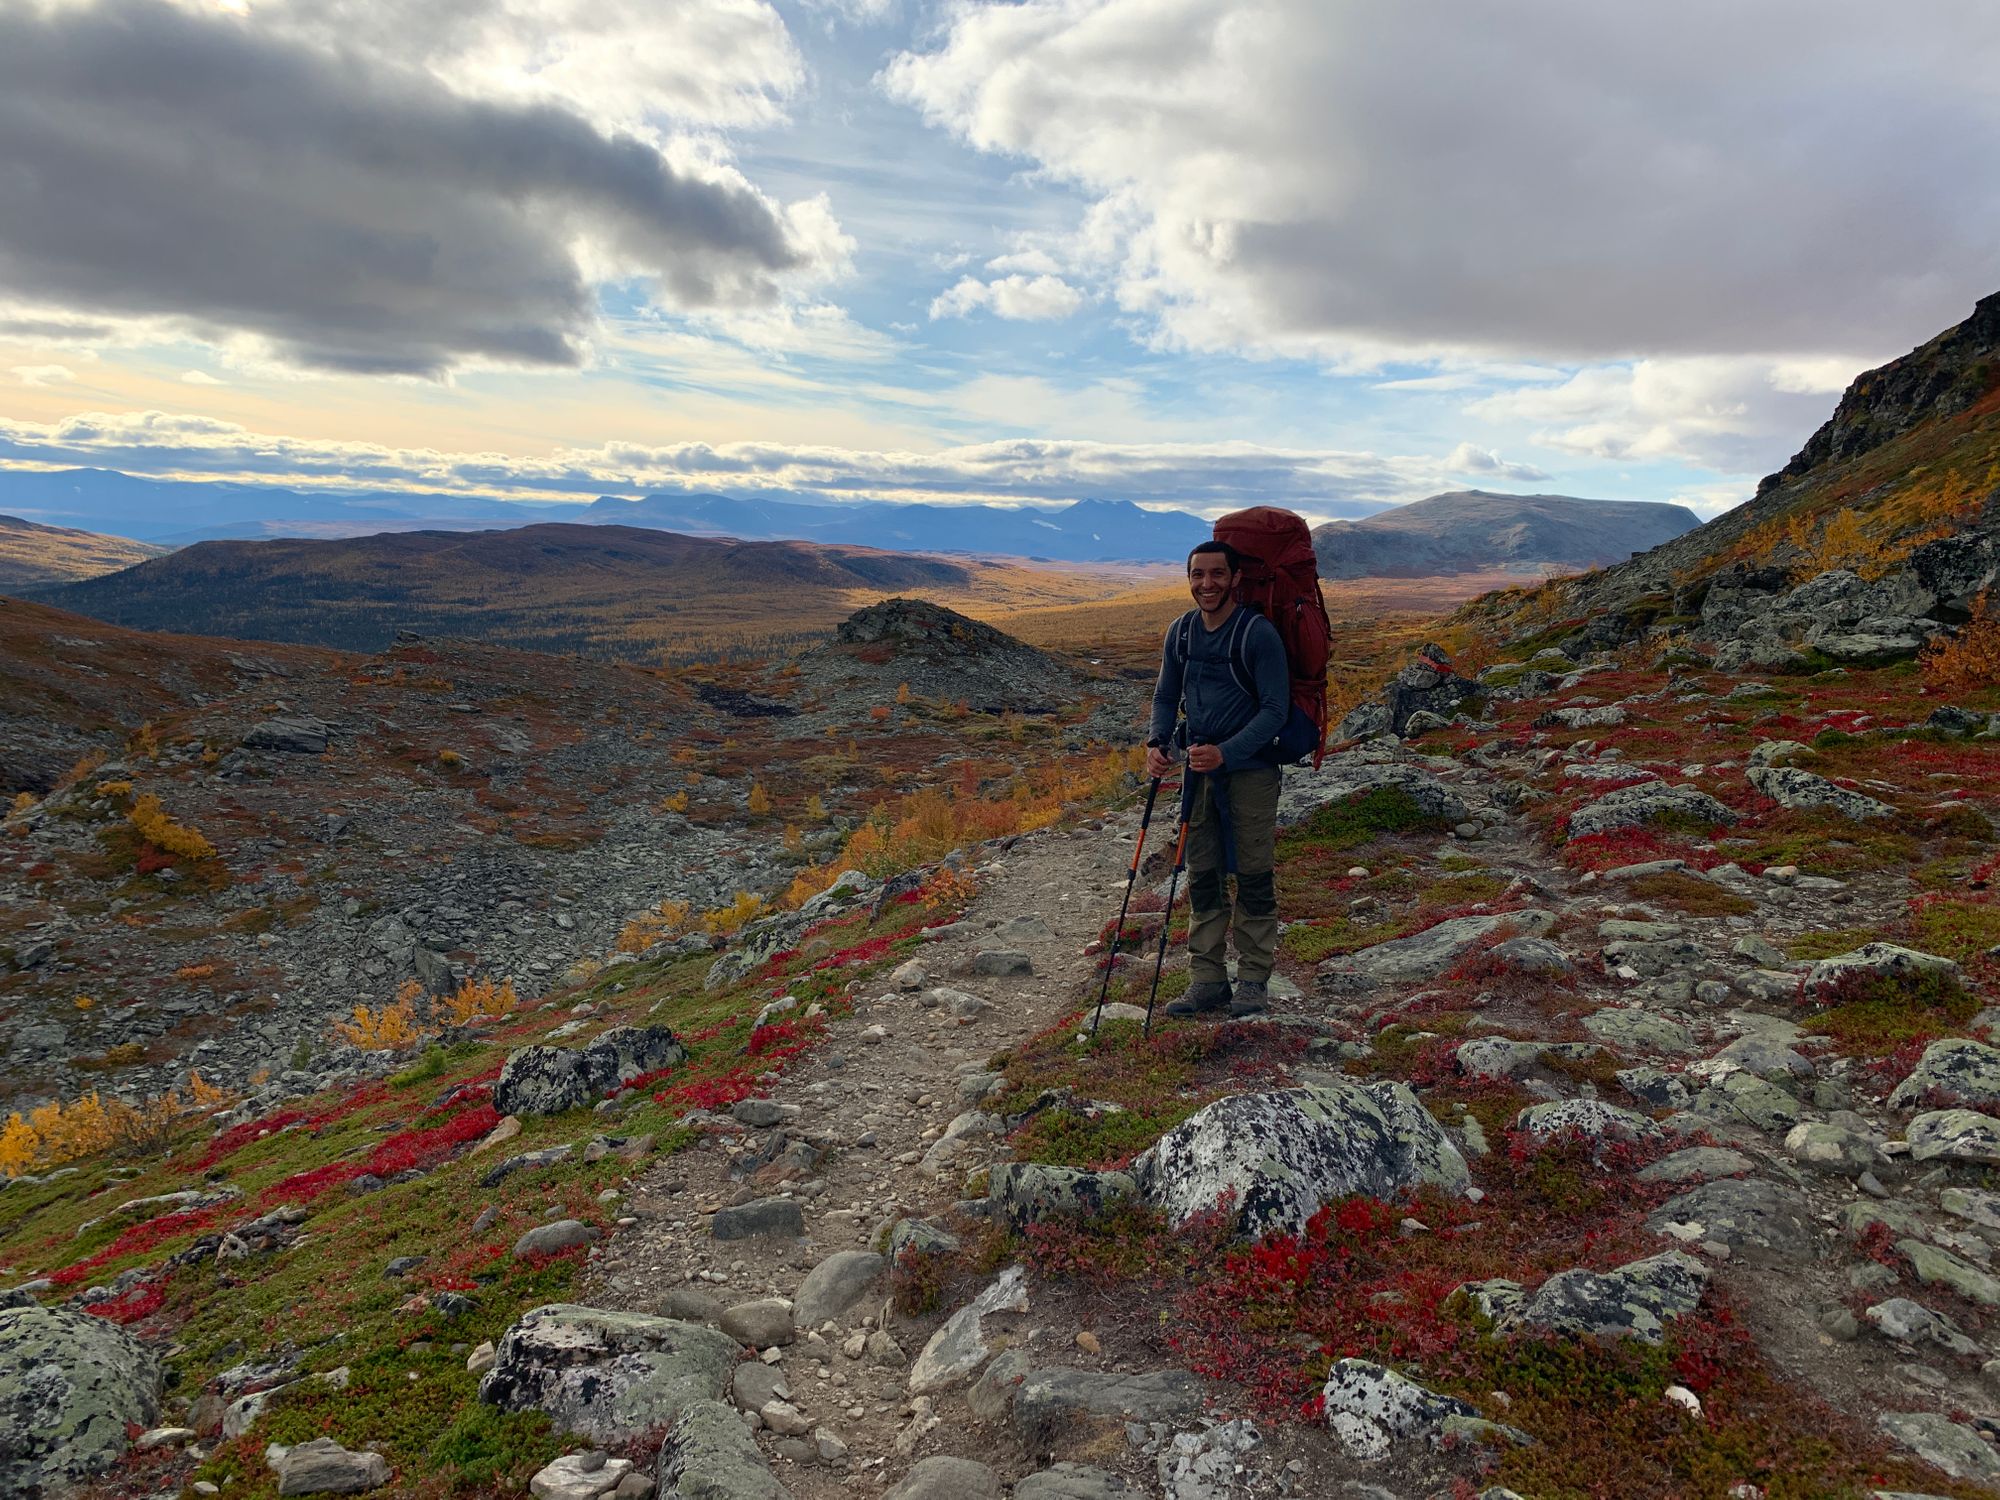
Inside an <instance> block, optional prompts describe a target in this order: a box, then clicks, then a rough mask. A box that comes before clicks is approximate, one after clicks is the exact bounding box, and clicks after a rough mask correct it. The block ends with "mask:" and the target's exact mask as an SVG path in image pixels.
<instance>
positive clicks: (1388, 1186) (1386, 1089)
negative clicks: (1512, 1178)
mask: <svg viewBox="0 0 2000 1500" xmlns="http://www.w3.org/2000/svg"><path fill="white" fill-rule="evenodd" d="M1134 1175H1135V1176H1136V1177H1137V1178H1138V1179H1139V1185H1140V1191H1141V1192H1142V1193H1144V1194H1145V1196H1146V1198H1147V1200H1148V1201H1149V1202H1151V1203H1153V1204H1154V1205H1156V1206H1157V1207H1159V1208H1161V1209H1163V1210H1164V1211H1165V1212H1166V1214H1167V1215H1168V1217H1169V1218H1170V1219H1172V1220H1173V1222H1175V1223H1176V1224H1180V1223H1185V1222H1186V1221H1187V1220H1189V1219H1191V1218H1193V1217H1194V1216H1195V1215H1197V1214H1200V1213H1203V1212H1206V1211H1208V1210H1211V1209H1214V1208H1215V1207H1216V1206H1217V1204H1218V1203H1219V1202H1220V1201H1221V1200H1222V1199H1223V1197H1224V1195H1225V1194H1227V1195H1230V1197H1231V1198H1232V1199H1233V1201H1234V1204H1235V1208H1236V1211H1237V1213H1238V1214H1239V1215H1240V1220H1239V1222H1240V1224H1241V1227H1242V1229H1243V1232H1244V1233H1246V1234H1250V1235H1261V1234H1267V1233H1269V1232H1271V1231H1273V1230H1283V1231H1288V1232H1291V1233H1297V1232H1299V1231H1300V1230H1302V1229H1303V1228H1304V1227H1305V1223H1306V1220H1308V1219H1309V1218H1311V1217H1312V1216H1313V1214H1314V1213H1315V1212H1316V1211H1317V1210H1318V1209H1319V1207H1320V1205H1321V1204H1323V1203H1327V1202H1330V1201H1332V1200H1334V1199H1337V1198H1344V1197H1347V1196H1349V1195H1351V1194H1355V1193H1365V1194H1367V1195H1368V1196H1370V1197H1375V1198H1393V1197H1397V1196H1399V1195H1401V1194H1404V1193H1408V1192H1411V1191H1413V1190H1414V1189H1416V1188H1419V1187H1422V1186H1425V1185H1431V1186H1436V1187H1440V1188H1443V1189H1444V1190H1445V1191H1447V1192H1452V1193H1459V1192H1463V1191H1464V1190H1465V1188H1466V1187H1467V1186H1468V1185H1469V1183H1470V1182H1471V1174H1470V1173H1469V1172H1467V1170H1466V1166H1465V1158H1464V1157H1462V1156H1460V1155H1459V1153H1458V1148H1457V1147H1456V1146H1454V1145H1453V1144H1452V1143H1451V1139H1450V1137H1448V1136H1447V1135H1446V1134H1445V1133H1444V1130H1443V1128H1442V1127H1441V1126H1439V1124H1438V1123H1437V1121H1436V1120H1434V1119H1432V1118H1431V1115H1430V1112H1429V1111H1428V1110H1426V1109H1425V1108H1424V1107H1423V1105H1421V1104H1420V1103H1418V1102H1417V1096H1416V1095H1415V1094H1413V1093H1411V1092H1410V1089H1409V1087H1408V1085H1406V1084H1402V1083H1370V1084H1357V1083H1329V1084H1321V1085H1315V1086H1312V1087H1308V1088H1296V1089H1280V1090H1277V1091H1275V1092H1272V1093H1265V1094H1232V1095H1230V1096H1229V1097H1227V1098H1223V1099H1218V1100H1216V1101H1215V1102H1214V1103H1213V1104H1211V1105H1209V1106H1208V1107H1207V1108H1205V1109H1203V1110H1201V1111H1200V1112H1198V1113H1197V1114H1195V1115H1194V1116H1192V1117H1191V1118H1189V1119H1187V1120H1185V1121H1183V1122H1182V1123H1181V1124H1179V1125H1177V1126H1176V1127H1175V1128H1174V1129H1172V1130H1170V1131H1168V1132H1167V1134H1166V1135H1164V1136H1162V1137H1161V1138H1160V1139H1159V1141H1158V1142H1156V1143H1155V1144H1154V1145H1153V1147H1152V1148H1151V1149H1150V1150H1148V1151H1147V1152H1146V1153H1145V1154H1144V1155H1143V1156H1141V1157H1140V1158H1139V1160H1138V1161H1137V1162H1136V1163H1134Z"/></svg>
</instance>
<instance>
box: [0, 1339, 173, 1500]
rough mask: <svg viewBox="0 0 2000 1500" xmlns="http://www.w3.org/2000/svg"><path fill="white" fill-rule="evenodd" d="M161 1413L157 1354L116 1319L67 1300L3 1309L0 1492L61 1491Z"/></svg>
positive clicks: (103, 1465) (113, 1456)
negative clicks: (52, 1304)
mask: <svg viewBox="0 0 2000 1500" xmlns="http://www.w3.org/2000/svg"><path fill="white" fill-rule="evenodd" d="M159 1415H160V1365H159V1361H158V1360H157V1359H156V1358H155V1357H154V1356H153V1354H152V1353H151V1352H149V1351H148V1350H147V1349H146V1347H145V1346H144V1345H143V1344H141V1343H140V1342H139V1341H138V1340H137V1339H135V1338H133V1337H132V1336H131V1335H130V1334H129V1333H127V1332H126V1331H125V1330H124V1329H122V1328H120V1327H119V1326H118V1325H117V1324H115V1323H112V1322H109V1321H107V1320H105V1319H103V1318H93V1317H91V1316H90V1314H88V1313H86V1312H82V1311H79V1310H78V1309H75V1308H68V1307H38V1306H36V1307H10V1308H7V1309H5V1310H4V1311H0V1495H40V1494H46V1495H61V1494H66V1493H67V1492H68V1491H69V1490H71V1489H73V1488H75V1487H76V1486H77V1485H78V1484H79V1483H81V1482H82V1481H83V1480H85V1479H87V1478H89V1477H90V1476H91V1475H94V1474H101V1473H102V1472H104V1470H106V1469H108V1468H110V1467H111V1465H112V1464H114V1463H116V1462H117V1461H118V1459H119V1458H120V1457H121V1456H122V1455H123V1454H124V1452H125V1449H126V1447H127V1445H128V1444H129V1442H130V1439H129V1438H128V1437H127V1436H126V1434H127V1432H128V1431H131V1432H138V1431H141V1430H143V1429H145V1428H148V1427H151V1426H152V1425H153V1424H154V1422H155V1421H156V1420H157V1419H158V1417H159Z"/></svg>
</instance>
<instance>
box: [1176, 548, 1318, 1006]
mask: <svg viewBox="0 0 2000 1500" xmlns="http://www.w3.org/2000/svg"><path fill="white" fill-rule="evenodd" d="M1242 567H1243V562H1242V558H1241V557H1240V556H1239V554H1238V553H1237V552H1236V550H1235V549H1234V548H1233V547H1231V546H1229V545H1228V543H1226V542H1203V543H1202V544H1201V545H1200V546H1198V547H1196V548H1195V549H1194V550H1193V551H1192V552H1190V553H1189V554H1188V564H1187V569H1188V592H1189V593H1190V594H1191V595H1193V597H1194V603H1195V607H1194V608H1193V609H1192V610H1190V611H1188V613H1186V614H1185V615H1182V616H1181V617H1180V618H1179V619H1178V620H1176V621H1174V623H1173V624H1172V625H1170V626H1168V627H1167V637H1166V642H1165V644H1164V646H1163V647H1162V649H1161V652H1160V680H1159V683H1158V685H1157V686H1155V687H1154V689H1153V720H1152V726H1151V731H1150V733H1149V734H1148V735H1147V738H1146V769H1147V771H1148V773H1149V774H1151V775H1153V776H1167V775H1170V774H1172V772H1173V770H1174V766H1175V758H1174V756H1173V755H1172V754H1171V753H1170V752H1171V751H1173V750H1174V749H1176V748H1178V747H1179V746H1181V745H1185V746H1186V747H1187V749H1186V765H1187V770H1188V774H1189V775H1190V776H1192V777H1193V778H1194V788H1193V794H1192V803H1191V807H1190V810H1189V813H1188V822H1189V827H1188V844H1187V863H1188V899H1189V901H1190V903H1191V905H1192V906H1193V908H1194V914H1193V920H1192V922H1191V924H1190V926H1189V927H1188V959H1189V967H1190V970H1191V983H1190V984H1189V986H1188V991H1187V993H1186V994H1185V995H1183V996H1182V997H1181V998H1180V999H1178V1000H1175V1001H1174V1002H1173V1003H1172V1004H1170V1005H1168V1007H1167V1014H1168V1015H1170V1016H1196V1015H1219V1014H1222V1013H1224V1012H1227V1013H1228V1014H1230V1015H1236V1016H1247V1015H1254V1014H1256V1013H1257V1012H1259V1011H1261V1010H1263V1009H1264V1008H1265V1006H1266V1005H1267V1004H1268V1003H1269V998H1270V997H1269V991H1268V989H1267V985H1268V983H1269V980H1270V978H1271V964H1272V960H1273V959H1274V958H1275V956H1276V953H1277V947H1278V896H1277V890H1276V886H1275V883H1274V876H1273V873H1272V867H1273V864H1274V861H1275V856H1276V846H1277V819H1278V784H1279V781H1280V780H1281V779H1282V773H1281V772H1280V771H1279V769H1278V767H1277V766H1275V765H1272V764H1271V763H1270V761H1269V759H1268V757H1266V756H1265V755H1264V754H1263V752H1265V751H1266V749H1267V748H1268V747H1269V745H1270V743H1271V741H1272V739H1273V737H1274V736H1276V735H1277V733H1278V731H1279V730H1280V729H1282V728H1283V727H1284V724H1285V719H1286V715H1287V713H1288V712H1289V710H1290V706H1291V699H1290V689H1291V679H1290V676H1289V673H1288V671H1287V668H1286V664H1285V646H1284V642H1283V641H1281V640H1280V639H1279V638H1278V632H1277V630H1276V628H1275V627H1273V626H1272V624H1271V622H1270V621H1269V620H1266V619H1265V618H1264V617H1263V616H1262V615H1260V614H1258V613H1257V612H1256V611H1255V610H1248V609H1244V608H1243V607H1242V606H1241V605H1239V604H1238V603H1237V602H1236V597H1235V592H1234V591H1235V588H1236V583H1237V578H1238V575H1239V574H1240V573H1241V572H1242ZM1183 713H1184V714H1185V715H1186V722H1185V724H1182V723H1181V722H1180V720H1181V716H1182V714H1183ZM1232 873H1233V874H1234V875H1235V876H1236V900H1235V909H1234V917H1235V923H1234V926H1235V931H1236V979H1237V983H1236V988H1235V991H1234V993H1233V994H1232V993H1231V990H1230V986H1229V968H1228V963H1227V960H1226V958H1225V949H1226V944H1227V941H1228V937H1229V931H1230V927H1231V921H1230V918H1231V903H1230V898H1229V890H1228V884H1227V879H1228V876H1229V875H1230V874H1232Z"/></svg>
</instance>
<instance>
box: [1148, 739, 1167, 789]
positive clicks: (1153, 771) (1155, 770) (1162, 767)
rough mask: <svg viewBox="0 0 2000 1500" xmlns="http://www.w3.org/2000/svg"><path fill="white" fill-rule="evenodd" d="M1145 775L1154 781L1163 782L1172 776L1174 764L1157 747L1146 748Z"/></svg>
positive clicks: (1165, 753) (1149, 746)
mask: <svg viewBox="0 0 2000 1500" xmlns="http://www.w3.org/2000/svg"><path fill="white" fill-rule="evenodd" d="M1146 774H1147V775H1148V776H1150V777H1152V778H1153V779H1154V780H1155V781H1163V780H1165V779H1166V778H1167V777H1169V776H1171V775H1173V774H1174V763H1173V762H1172V761H1171V760H1169V759H1168V758H1167V752H1166V751H1164V750H1162V749H1161V748H1160V747H1159V746H1158V745H1148V746H1147V747H1146Z"/></svg>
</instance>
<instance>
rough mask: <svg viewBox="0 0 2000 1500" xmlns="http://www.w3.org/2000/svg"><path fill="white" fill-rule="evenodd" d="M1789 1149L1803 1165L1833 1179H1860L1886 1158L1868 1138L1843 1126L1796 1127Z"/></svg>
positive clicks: (1789, 1138)
mask: <svg viewBox="0 0 2000 1500" xmlns="http://www.w3.org/2000/svg"><path fill="white" fill-rule="evenodd" d="M1785 1149H1786V1150H1787V1151H1789V1152H1791V1154H1792V1156H1793V1158H1794V1159H1795V1160H1796V1161H1798V1162H1799V1163H1801V1164H1802V1165H1804V1166H1808V1167H1811V1168H1812V1169H1813V1170H1814V1171H1816V1172H1825V1173H1827V1174H1828V1175H1829V1176H1833V1177H1859V1176H1860V1175H1861V1174H1862V1173H1863V1172H1867V1171H1870V1170H1872V1169H1874V1168H1876V1167H1879V1166H1881V1165H1882V1164H1883V1161H1884V1159H1885V1158H1884V1157H1883V1155H1882V1153H1881V1151H1880V1150H1879V1149H1878V1148H1877V1147H1876V1145H1875V1143H1874V1142H1873V1141H1872V1140H1870V1139H1869V1138H1868V1137H1867V1136H1865V1135H1862V1134H1860V1133H1859V1132H1857V1131H1853V1130H1848V1129H1846V1128H1845V1127H1843V1126H1840V1125H1830V1124H1816V1123H1815V1124H1805V1125H1794V1126H1793V1127H1792V1130H1791V1133H1790V1134H1789V1135H1787V1136H1786V1137H1785Z"/></svg>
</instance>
